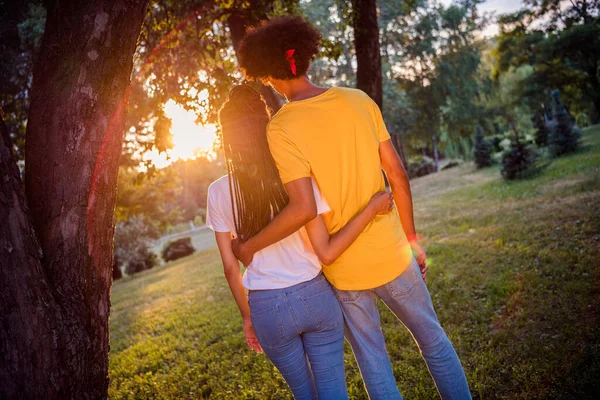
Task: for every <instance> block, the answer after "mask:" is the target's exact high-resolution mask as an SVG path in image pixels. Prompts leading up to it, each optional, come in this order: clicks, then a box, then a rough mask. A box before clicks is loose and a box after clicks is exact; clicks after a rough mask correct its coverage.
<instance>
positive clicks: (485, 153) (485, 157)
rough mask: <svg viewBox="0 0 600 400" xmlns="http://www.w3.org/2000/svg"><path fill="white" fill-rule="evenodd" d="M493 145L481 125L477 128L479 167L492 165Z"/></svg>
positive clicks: (476, 141) (476, 151)
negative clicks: (485, 135) (484, 134)
mask: <svg viewBox="0 0 600 400" xmlns="http://www.w3.org/2000/svg"><path fill="white" fill-rule="evenodd" d="M491 150H492V146H491V145H490V143H489V142H488V141H487V140H485V138H484V137H483V129H481V127H480V126H478V127H477V129H476V130H475V148H474V152H475V165H476V166H477V168H485V167H489V166H490V165H492V163H493V162H492V155H491Z"/></svg>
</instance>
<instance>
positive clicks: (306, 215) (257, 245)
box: [233, 178, 317, 266]
mask: <svg viewBox="0 0 600 400" xmlns="http://www.w3.org/2000/svg"><path fill="white" fill-rule="evenodd" d="M284 186H285V190H286V191H287V193H288V196H289V198H290V202H289V203H288V205H287V206H285V208H284V209H283V210H281V212H280V213H279V214H277V215H276V216H275V218H273V220H272V221H271V222H270V223H269V225H267V226H266V227H264V228H263V229H262V230H261V231H260V232H259V233H257V234H256V235H254V236H253V237H251V238H250V239H248V240H247V241H246V242H243V243H241V242H239V241H235V242H234V245H233V252H234V253H235V256H236V257H237V258H238V259H239V260H240V261H241V262H242V263H243V264H244V265H246V266H247V265H248V264H250V262H251V261H252V258H253V257H254V254H255V253H256V252H258V251H260V250H262V249H264V248H265V247H268V246H270V245H272V244H273V243H277V242H279V241H281V240H282V239H285V238H286V237H288V236H289V235H291V234H292V233H294V232H296V231H297V230H298V229H300V228H302V227H303V226H304V225H306V224H307V223H308V222H310V221H312V220H313V219H315V218H316V217H317V203H316V201H315V195H314V191H313V186H312V181H311V178H300V179H296V180H294V181H291V182H289V183H286V184H285V185H284Z"/></svg>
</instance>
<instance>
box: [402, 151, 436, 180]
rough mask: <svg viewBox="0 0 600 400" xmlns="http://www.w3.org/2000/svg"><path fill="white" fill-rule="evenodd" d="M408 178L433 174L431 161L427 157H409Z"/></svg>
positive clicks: (433, 169) (433, 168)
mask: <svg viewBox="0 0 600 400" xmlns="http://www.w3.org/2000/svg"><path fill="white" fill-rule="evenodd" d="M407 172H408V176H409V178H418V177H420V176H425V175H429V174H432V173H434V172H435V164H434V163H433V160H432V159H431V158H429V157H427V156H415V157H410V158H409V160H408V168H407Z"/></svg>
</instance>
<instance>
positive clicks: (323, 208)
mask: <svg viewBox="0 0 600 400" xmlns="http://www.w3.org/2000/svg"><path fill="white" fill-rule="evenodd" d="M312 185H313V191H314V192H315V202H316V203H317V214H319V215H321V214H327V213H328V212H330V211H331V207H329V203H327V200H325V197H323V194H322V193H321V190H319V185H317V182H316V181H315V179H314V178H312Z"/></svg>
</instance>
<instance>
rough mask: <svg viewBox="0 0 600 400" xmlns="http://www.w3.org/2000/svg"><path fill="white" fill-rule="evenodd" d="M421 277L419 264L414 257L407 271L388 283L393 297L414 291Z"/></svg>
mask: <svg viewBox="0 0 600 400" xmlns="http://www.w3.org/2000/svg"><path fill="white" fill-rule="evenodd" d="M420 277H421V274H420V272H419V265H418V264H417V262H416V261H415V259H414V258H413V259H412V261H411V262H410V265H409V266H408V268H407V269H406V271H404V272H403V273H402V274H401V275H400V276H399V277H397V278H396V279H394V280H393V281H391V282H389V283H387V287H388V290H389V292H390V293H391V294H392V296H393V297H402V296H406V295H408V294H410V293H411V292H412V291H413V289H414V287H415V286H416V284H417V282H418V280H419V278H420Z"/></svg>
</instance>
